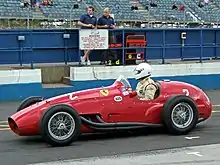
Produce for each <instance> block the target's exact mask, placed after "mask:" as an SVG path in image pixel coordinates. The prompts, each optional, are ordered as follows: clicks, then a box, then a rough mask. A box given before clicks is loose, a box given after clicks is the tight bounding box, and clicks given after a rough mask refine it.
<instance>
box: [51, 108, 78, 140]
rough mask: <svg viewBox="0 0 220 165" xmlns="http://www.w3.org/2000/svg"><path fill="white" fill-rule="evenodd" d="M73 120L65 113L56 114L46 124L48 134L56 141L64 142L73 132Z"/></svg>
mask: <svg viewBox="0 0 220 165" xmlns="http://www.w3.org/2000/svg"><path fill="white" fill-rule="evenodd" d="M75 125H76V123H75V120H74V118H73V117H72V116H71V115H70V114H69V113H67V112H57V113H55V114H54V115H53V116H51V118H50V119H49V122H48V132H49V134H50V135H51V136H52V137H53V138H54V139H56V140H60V141H62V140H66V139H68V138H69V137H71V136H72V134H73V133H74V130H75Z"/></svg>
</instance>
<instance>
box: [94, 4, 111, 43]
mask: <svg viewBox="0 0 220 165" xmlns="http://www.w3.org/2000/svg"><path fill="white" fill-rule="evenodd" d="M97 28H99V29H114V28H115V20H114V18H113V17H111V16H110V9H109V8H105V9H104V14H103V16H102V17H100V18H99V20H98V23H97ZM113 42H114V36H113V33H112V31H110V32H109V43H110V44H111V43H113Z"/></svg>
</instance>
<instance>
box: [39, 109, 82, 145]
mask: <svg viewBox="0 0 220 165" xmlns="http://www.w3.org/2000/svg"><path fill="white" fill-rule="evenodd" d="M80 128H81V119H80V118H79V116H78V113H77V112H76V111H75V110H74V109H73V108H72V107H70V106H67V105H55V106H52V107H51V108H49V109H48V110H47V111H45V113H44V115H43V117H42V119H41V122H40V131H41V135H42V137H43V139H44V140H45V141H46V142H47V143H49V144H51V145H52V146H67V145H69V144H71V143H72V142H73V141H74V140H76V139H77V138H78V136H79V135H80Z"/></svg>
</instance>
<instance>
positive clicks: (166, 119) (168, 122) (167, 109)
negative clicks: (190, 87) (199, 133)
mask: <svg viewBox="0 0 220 165" xmlns="http://www.w3.org/2000/svg"><path fill="white" fill-rule="evenodd" d="M179 103H185V104H186V105H187V106H190V107H191V109H192V112H193V117H192V121H191V122H190V123H189V125H188V126H187V127H185V128H179V127H177V126H176V125H175V124H174V123H173V121H172V119H171V118H172V117H171V114H172V112H173V109H174V107H175V106H176V105H177V104H179ZM197 121H198V108H197V105H196V103H195V102H194V101H193V100H192V99H191V98H189V97H188V96H185V95H177V96H172V97H170V98H169V99H168V101H167V102H166V103H165V104H164V106H163V110H162V122H163V124H164V126H165V127H166V129H167V130H168V132H169V133H171V134H174V135H184V134H188V133H189V132H190V131H192V130H193V129H194V128H195V127H196V124H197Z"/></svg>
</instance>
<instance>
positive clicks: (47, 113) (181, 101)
mask: <svg viewBox="0 0 220 165" xmlns="http://www.w3.org/2000/svg"><path fill="white" fill-rule="evenodd" d="M156 83H157V85H158V91H157V92H156V94H155V98H154V99H153V100H141V99H139V98H138V97H137V95H136V91H135V90H132V87H131V85H130V83H129V81H128V80H127V79H126V78H125V77H124V76H119V77H118V78H117V80H116V81H115V82H114V83H113V84H112V85H110V86H108V87H100V88H95V89H88V90H82V91H77V92H72V93H68V94H63V95H60V96H56V97H53V98H49V99H44V98H42V97H38V96H37V97H36V96H33V97H29V98H27V99H25V100H24V101H23V102H22V103H21V105H20V106H19V107H18V109H17V112H16V113H15V114H13V115H12V116H10V117H9V118H8V123H9V126H10V129H11V130H12V131H13V132H14V133H15V134H17V135H19V136H35V135H40V136H42V138H43V139H44V140H45V141H46V142H47V143H49V144H51V145H53V146H65V145H69V144H71V143H72V142H73V141H75V140H77V138H78V137H79V136H80V135H81V134H84V133H98V132H108V131H117V130H125V131H127V130H128V131H130V130H133V129H139V128H143V129H145V128H147V127H154V126H157V127H158V126H164V127H165V129H166V130H168V132H169V133H171V134H176V135H181V134H187V133H189V132H190V131H192V130H193V129H194V128H195V127H196V125H197V124H198V123H200V122H202V121H204V120H206V119H208V118H209V117H210V116H211V113H212V105H211V102H210V100H209V98H208V97H207V95H206V94H205V93H204V92H203V91H202V90H201V89H199V88H198V87H196V86H194V85H191V84H188V83H184V82H179V81H169V80H166V81H165V80H161V81H156Z"/></svg>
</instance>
